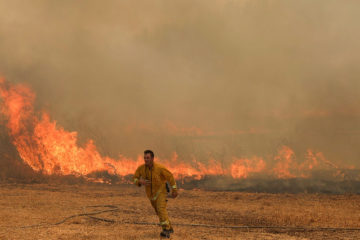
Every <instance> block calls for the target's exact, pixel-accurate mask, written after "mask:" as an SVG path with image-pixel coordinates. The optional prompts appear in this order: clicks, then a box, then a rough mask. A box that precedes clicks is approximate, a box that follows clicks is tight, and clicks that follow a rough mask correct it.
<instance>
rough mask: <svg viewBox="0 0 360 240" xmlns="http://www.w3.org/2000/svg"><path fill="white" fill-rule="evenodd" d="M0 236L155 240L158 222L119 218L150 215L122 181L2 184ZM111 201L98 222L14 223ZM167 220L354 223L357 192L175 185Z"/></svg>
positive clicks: (261, 233) (222, 233)
mask: <svg viewBox="0 0 360 240" xmlns="http://www.w3.org/2000/svg"><path fill="white" fill-rule="evenodd" d="M1 196H2V198H1V199H0V204H1V206H2V208H1V214H0V216H1V218H0V226H1V233H0V236H1V238H3V239H158V238H159V237H158V234H159V230H160V229H159V227H158V226H143V225H133V224H121V223H120V222H124V221H130V222H139V221H141V222H155V223H156V222H157V221H158V220H157V217H156V216H155V214H154V212H153V209H152V208H151V206H150V204H149V203H148V200H147V199H146V197H145V193H144V191H143V189H142V188H136V187H134V186H129V185H117V186H108V185H95V184H91V185H83V184H82V185H77V184H74V185H60V184H26V185H22V184H2V185H1ZM104 204H111V205H115V206H117V207H119V209H120V211H119V212H108V213H103V214H100V215H98V216H99V217H103V218H107V219H113V220H116V221H117V223H114V224H113V223H104V222H99V221H96V220H94V219H90V218H87V217H76V218H73V219H70V220H68V221H66V222H64V223H63V224H61V225H57V226H50V227H33V228H25V229H21V228H16V227H17V226H26V225H33V224H38V223H55V222H58V221H60V220H62V219H64V218H65V217H67V216H70V215H73V214H78V213H83V212H88V211H91V209H89V208H85V207H86V206H90V205H104ZM168 210H169V214H170V217H171V220H172V221H173V223H175V224H176V223H197V224H214V225H239V226H240V225H248V226H273V225H281V226H308V227H345V228H349V227H357V228H359V227H360V224H359V223H360V217H359V216H360V196H359V195H351V194H346V195H325V194H269V193H241V192H213V191H203V190H182V191H181V195H180V196H179V198H178V199H175V200H173V199H171V200H169V204H168ZM175 231H176V233H175V234H174V235H173V237H172V239H324V238H328V239H357V238H359V237H360V233H358V232H355V231H346V232H345V231H335V232H327V231H315V232H307V231H303V232H294V231H289V230H266V229H257V230H254V229H249V230H239V229H237V230H231V229H221V228H220V229H213V228H203V227H187V226H176V225H175Z"/></svg>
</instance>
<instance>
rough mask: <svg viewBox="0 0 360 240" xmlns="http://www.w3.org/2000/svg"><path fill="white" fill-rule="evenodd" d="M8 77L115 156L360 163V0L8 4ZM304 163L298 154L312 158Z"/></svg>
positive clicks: (2, 40) (0, 44)
mask: <svg viewBox="0 0 360 240" xmlns="http://www.w3.org/2000/svg"><path fill="white" fill-rule="evenodd" d="M0 9H2V13H1V15H0V71H1V74H2V75H3V76H4V77H6V79H7V80H8V81H12V82H24V83H27V84H28V85H30V86H31V87H32V88H33V89H34V91H35V92H36V94H37V100H36V104H37V108H38V109H46V110H47V111H49V112H50V115H51V117H52V118H53V119H54V120H56V121H58V122H59V124H61V125H62V126H64V127H65V128H66V129H68V130H71V131H78V132H79V136H80V138H81V139H82V141H85V140H86V139H88V138H92V139H94V140H95V143H96V145H97V146H98V147H99V148H100V150H101V151H102V153H103V154H105V155H109V156H111V157H116V156H117V155H118V154H120V153H121V154H123V155H126V156H129V157H132V158H136V156H137V155H138V154H140V153H141V152H142V150H143V149H145V148H151V149H154V150H155V152H156V153H157V154H158V155H159V156H160V157H163V158H169V157H170V156H171V154H172V153H173V152H177V154H178V156H179V159H180V160H183V161H187V160H191V159H192V158H193V157H195V158H197V159H198V160H199V161H203V162H205V161H207V160H208V159H211V158H212V159H217V160H218V161H221V162H223V163H224V164H227V163H228V162H230V161H231V159H232V158H233V157H251V156H253V155H257V156H264V157H266V156H271V155H274V154H275V153H276V151H277V149H278V148H279V147H280V146H282V145H286V146H289V147H291V148H292V149H294V151H295V153H296V155H297V157H298V159H300V160H301V159H302V158H303V155H304V153H305V151H306V149H307V148H311V149H314V150H316V151H321V152H323V154H324V156H326V158H327V159H329V160H330V161H332V162H335V163H337V164H338V165H354V166H355V167H356V168H358V167H360V165H359V161H358V160H359V158H360V150H359V148H358V145H359V143H360V134H359V133H360V128H359V127H360V125H359V120H360V110H359V109H360V108H359V107H360V106H359V103H360V95H359V91H360V81H359V80H358V77H359V68H358V63H359V60H360V59H359V57H360V54H359V53H360V42H359V41H358V39H359V37H360V36H359V35H360V31H359V30H358V22H359V20H360V17H359V14H358V12H359V10H360V2H359V1H341V0H338V1H329V0H319V1H312V0H307V1H297V0H290V1H289V0H282V1H270V0H268V1H259V0H251V1H248V0H243V1H240V0H239V1H230V0H229V1H200V0H199V1H183V0H181V1H180V0H176V1H166V0H160V1H155V2H154V1H152V2H150V1H95V0H92V1H72V0H62V1H55V0H51V1H48V0H46V1H45V0H34V1H26V0H22V1H20V0H13V1H6V0H0ZM300 160H299V161H300Z"/></svg>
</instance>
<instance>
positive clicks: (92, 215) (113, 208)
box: [4, 205, 360, 231]
mask: <svg viewBox="0 0 360 240" xmlns="http://www.w3.org/2000/svg"><path fill="white" fill-rule="evenodd" d="M98 207H103V208H110V209H106V210H101V211H95V212H85V213H79V214H74V215H71V216H68V217H65V218H64V219H62V220H61V221H58V222H56V223H40V224H34V225H27V226H18V227H15V228H23V229H24V228H35V227H38V228H41V227H51V226H57V225H60V224H63V223H65V222H66V221H68V220H70V219H72V218H75V217H88V218H91V219H94V220H97V221H102V222H107V223H118V224H131V225H159V223H153V222H133V221H117V220H113V219H108V218H100V217H95V215H98V214H101V213H105V212H118V211H119V210H120V209H119V207H117V206H115V205H93V206H86V207H84V208H98ZM172 225H174V226H184V227H205V228H227V229H284V230H292V231H360V228H341V227H294V226H224V225H213V224H196V223H172ZM4 227H5V226H4ZM7 227H10V226H7Z"/></svg>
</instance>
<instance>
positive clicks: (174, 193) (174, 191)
mask: <svg viewBox="0 0 360 240" xmlns="http://www.w3.org/2000/svg"><path fill="white" fill-rule="evenodd" d="M171 196H172V197H173V198H176V197H177V196H178V192H177V190H172V192H171Z"/></svg>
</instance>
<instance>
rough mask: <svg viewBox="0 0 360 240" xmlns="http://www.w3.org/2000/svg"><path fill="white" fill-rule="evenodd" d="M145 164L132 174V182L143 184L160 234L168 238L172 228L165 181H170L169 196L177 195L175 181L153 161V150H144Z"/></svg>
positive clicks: (169, 173)
mask: <svg viewBox="0 0 360 240" xmlns="http://www.w3.org/2000/svg"><path fill="white" fill-rule="evenodd" d="M144 161H145V164H142V165H141V166H139V167H138V168H137V170H136V172H135V174H134V183H135V184H136V185H137V186H139V187H140V186H145V190H146V195H147V197H148V198H149V200H150V202H151V205H152V206H153V208H154V209H155V212H156V214H157V216H158V217H159V221H160V225H161V227H162V232H161V233H160V236H162V237H167V238H170V233H173V232H174V230H173V228H172V226H171V223H170V221H169V217H168V213H167V210H166V203H167V199H166V198H167V192H168V191H167V182H168V183H170V186H171V187H170V188H171V190H172V191H171V197H173V198H176V197H177V195H178V191H177V187H176V182H175V179H174V176H173V175H172V173H171V172H170V171H169V170H167V169H166V168H165V167H164V166H162V165H160V164H158V163H154V152H153V151H151V150H145V151H144Z"/></svg>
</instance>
